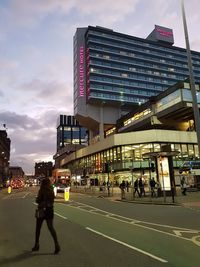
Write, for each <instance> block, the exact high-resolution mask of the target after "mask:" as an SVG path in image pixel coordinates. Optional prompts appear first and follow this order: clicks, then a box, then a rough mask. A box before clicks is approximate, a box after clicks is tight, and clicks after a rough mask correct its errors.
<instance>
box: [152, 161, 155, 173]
mask: <svg viewBox="0 0 200 267" xmlns="http://www.w3.org/2000/svg"><path fill="white" fill-rule="evenodd" d="M151 172H155V165H154V163H153V162H151Z"/></svg>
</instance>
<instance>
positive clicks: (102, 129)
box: [99, 106, 104, 141]
mask: <svg viewBox="0 0 200 267" xmlns="http://www.w3.org/2000/svg"><path fill="white" fill-rule="evenodd" d="M103 115H104V114H103V106H101V107H100V124H99V136H100V141H102V140H103V139H104V116H103Z"/></svg>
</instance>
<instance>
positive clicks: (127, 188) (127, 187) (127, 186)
mask: <svg viewBox="0 0 200 267" xmlns="http://www.w3.org/2000/svg"><path fill="white" fill-rule="evenodd" d="M126 190H127V192H129V181H126Z"/></svg>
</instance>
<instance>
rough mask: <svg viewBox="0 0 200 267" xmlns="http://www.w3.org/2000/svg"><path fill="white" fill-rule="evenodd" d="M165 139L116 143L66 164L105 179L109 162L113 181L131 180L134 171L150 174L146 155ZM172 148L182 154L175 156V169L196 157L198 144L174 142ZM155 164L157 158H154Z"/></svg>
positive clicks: (73, 169)
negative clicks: (135, 142) (152, 141)
mask: <svg viewBox="0 0 200 267" xmlns="http://www.w3.org/2000/svg"><path fill="white" fill-rule="evenodd" d="M163 145H166V143H143V144H132V145H124V146H116V147H112V148H108V149H107V150H103V151H101V152H97V153H95V154H91V155H89V156H86V157H83V158H81V159H77V160H76V161H73V162H71V163H69V164H68V165H67V167H68V168H70V169H71V171H72V175H73V173H76V175H77V174H79V175H83V173H84V170H85V172H86V173H87V174H88V176H89V177H90V178H92V177H94V176H95V177H96V178H98V179H99V181H102V180H104V179H106V177H107V176H106V174H105V173H104V164H105V163H106V162H109V164H110V173H112V176H113V182H114V183H115V182H117V181H118V182H119V180H123V179H125V178H126V179H128V180H129V181H131V177H132V171H133V173H134V175H135V176H139V175H141V174H143V175H145V176H146V178H147V179H149V177H150V161H149V159H145V158H144V157H143V155H144V154H145V153H149V152H158V151H161V146H163ZM170 146H171V150H172V151H178V152H179V154H177V155H176V156H174V157H173V165H174V169H175V170H177V172H178V169H179V167H180V166H181V165H182V164H183V162H184V161H185V160H194V159H197V155H198V146H197V144H181V143H171V144H170ZM154 164H156V162H154Z"/></svg>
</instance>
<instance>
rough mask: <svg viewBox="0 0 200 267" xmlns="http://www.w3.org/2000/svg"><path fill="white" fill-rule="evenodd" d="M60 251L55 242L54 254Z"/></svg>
mask: <svg viewBox="0 0 200 267" xmlns="http://www.w3.org/2000/svg"><path fill="white" fill-rule="evenodd" d="M59 252H60V246H59V244H56V245H55V251H54V254H55V255H56V254H58V253H59Z"/></svg>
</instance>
